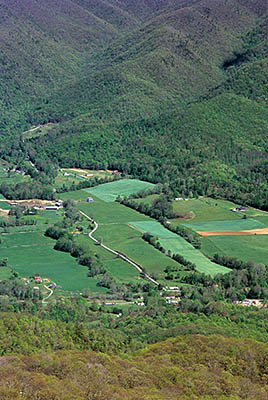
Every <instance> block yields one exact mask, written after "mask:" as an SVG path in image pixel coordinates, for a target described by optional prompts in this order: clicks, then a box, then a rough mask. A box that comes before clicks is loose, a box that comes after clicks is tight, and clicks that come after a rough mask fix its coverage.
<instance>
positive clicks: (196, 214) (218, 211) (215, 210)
mask: <svg viewBox="0 0 268 400" xmlns="http://www.w3.org/2000/svg"><path fill="white" fill-rule="evenodd" d="M172 205H173V211H174V212H175V213H176V214H177V215H178V216H183V215H185V218H186V219H187V218H189V222H190V221H191V223H196V222H206V221H221V220H223V221H226V220H235V219H240V218H242V216H243V215H246V216H247V217H255V216H256V217H257V216H261V215H263V216H267V212H265V211H260V210H256V209H254V208H249V209H248V210H247V211H237V212H232V211H230V210H231V209H233V208H236V207H239V206H238V205H237V204H235V203H232V202H231V201H227V200H218V199H217V200H215V199H211V198H207V197H204V198H199V199H189V200H188V201H185V200H179V201H175V200H174V201H173V202H172ZM185 222H186V221H185V220H183V219H182V218H180V219H178V220H173V221H172V223H177V224H178V223H185Z"/></svg>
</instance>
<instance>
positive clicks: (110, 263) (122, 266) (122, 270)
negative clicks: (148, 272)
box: [76, 235, 140, 283]
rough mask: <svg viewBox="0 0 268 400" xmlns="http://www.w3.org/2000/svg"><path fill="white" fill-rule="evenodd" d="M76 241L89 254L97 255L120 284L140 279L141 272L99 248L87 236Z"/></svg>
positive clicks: (79, 237) (81, 236)
mask: <svg viewBox="0 0 268 400" xmlns="http://www.w3.org/2000/svg"><path fill="white" fill-rule="evenodd" d="M76 241H77V242H78V243H80V244H83V246H86V247H87V248H88V251H89V253H93V254H97V255H99V256H100V257H101V261H102V263H103V265H104V267H105V268H106V270H107V271H108V272H109V273H110V275H111V276H113V277H114V278H115V279H116V281H117V282H119V283H128V282H130V281H136V280H137V279H139V275H140V274H139V271H138V270H137V269H136V268H134V267H132V266H131V265H130V264H128V263H127V262H125V261H123V260H122V259H120V258H117V257H116V256H115V255H114V254H112V253H110V252H109V251H107V250H105V249H104V248H103V247H101V246H97V245H96V244H95V243H94V242H93V241H92V240H91V239H89V237H88V236H87V235H78V236H77V238H76Z"/></svg>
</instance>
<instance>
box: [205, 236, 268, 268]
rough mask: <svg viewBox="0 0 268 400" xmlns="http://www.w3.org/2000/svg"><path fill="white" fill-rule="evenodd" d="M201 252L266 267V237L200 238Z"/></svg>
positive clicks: (267, 261) (267, 259)
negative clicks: (235, 258)
mask: <svg viewBox="0 0 268 400" xmlns="http://www.w3.org/2000/svg"><path fill="white" fill-rule="evenodd" d="M202 251H204V253H206V254H207V255H209V256H210V257H212V256H213V255H214V254H215V253H218V254H220V255H228V256H231V257H237V258H239V259H240V260H242V261H254V262H257V263H262V264H265V265H268V235H250V236H244V235H241V236H211V237H206V238H202Z"/></svg>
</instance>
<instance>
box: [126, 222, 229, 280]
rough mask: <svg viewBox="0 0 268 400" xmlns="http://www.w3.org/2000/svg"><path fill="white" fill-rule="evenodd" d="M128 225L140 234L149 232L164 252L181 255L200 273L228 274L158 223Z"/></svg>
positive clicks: (133, 223) (132, 223) (224, 269)
mask: <svg viewBox="0 0 268 400" xmlns="http://www.w3.org/2000/svg"><path fill="white" fill-rule="evenodd" d="M129 224H130V225H131V226H134V227H135V228H137V229H138V230H140V231H142V232H149V233H151V234H152V235H153V236H156V237H157V238H159V239H160V240H159V242H160V244H161V245H162V246H163V248H164V249H165V250H166V251H168V250H170V251H171V253H172V254H175V253H178V254H180V255H182V256H183V257H184V258H185V259H186V260H188V261H191V262H192V263H194V264H196V266H197V269H198V271H200V272H203V273H205V274H210V275H216V274H217V273H227V272H230V269H228V268H225V267H221V266H219V265H217V264H215V263H212V262H211V261H210V260H209V259H208V258H207V257H205V256H204V255H203V254H202V253H201V252H200V251H199V250H197V249H195V248H194V247H193V246H192V245H191V244H190V243H188V242H187V241H186V240H185V239H183V238H182V237H180V236H179V235H177V234H175V233H173V232H170V231H169V230H168V229H165V228H164V227H163V226H162V225H161V224H160V223H159V222H156V221H148V222H147V221H145V222H130V223H129Z"/></svg>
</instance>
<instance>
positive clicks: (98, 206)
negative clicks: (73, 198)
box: [78, 196, 151, 224]
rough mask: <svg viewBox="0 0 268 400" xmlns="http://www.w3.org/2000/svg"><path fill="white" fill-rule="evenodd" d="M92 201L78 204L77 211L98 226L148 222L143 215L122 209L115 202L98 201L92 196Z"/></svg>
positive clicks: (147, 218)
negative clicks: (98, 224) (92, 219)
mask: <svg viewBox="0 0 268 400" xmlns="http://www.w3.org/2000/svg"><path fill="white" fill-rule="evenodd" d="M92 197H93V199H94V202H93V203H86V202H85V201H84V202H80V203H79V204H78V208H79V210H81V211H83V212H84V213H86V214H87V215H89V216H91V215H92V216H93V218H94V219H95V220H96V221H97V222H98V223H100V224H111V223H128V221H132V220H133V221H146V220H148V221H150V220H151V218H149V217H146V216H145V215H143V214H140V213H138V212H137V211H135V210H132V209H131V208H127V207H124V206H123V205H121V204H119V203H116V202H105V201H103V200H100V199H98V198H97V197H96V196H92Z"/></svg>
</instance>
